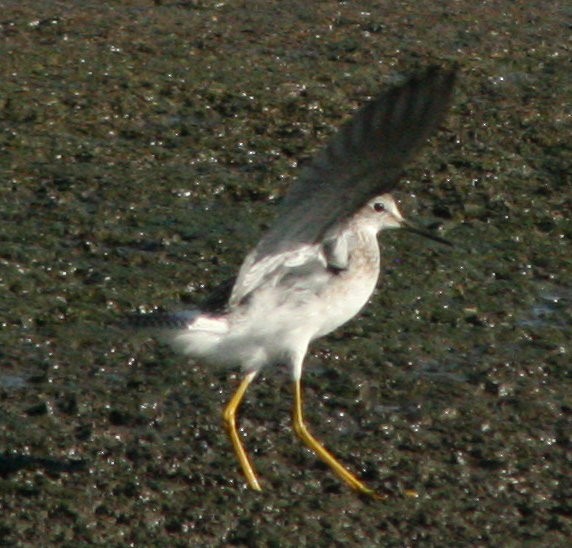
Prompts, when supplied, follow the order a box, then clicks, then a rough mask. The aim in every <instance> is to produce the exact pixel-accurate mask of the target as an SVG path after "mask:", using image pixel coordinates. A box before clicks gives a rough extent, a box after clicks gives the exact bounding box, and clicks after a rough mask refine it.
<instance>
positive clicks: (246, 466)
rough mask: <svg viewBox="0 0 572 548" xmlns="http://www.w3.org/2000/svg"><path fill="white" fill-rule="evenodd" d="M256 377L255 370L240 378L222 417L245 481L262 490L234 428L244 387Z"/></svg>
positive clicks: (251, 486) (257, 489)
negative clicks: (238, 384)
mask: <svg viewBox="0 0 572 548" xmlns="http://www.w3.org/2000/svg"><path fill="white" fill-rule="evenodd" d="M254 377H256V371H254V372H252V373H249V374H248V375H246V377H244V379H242V382H241V383H240V386H239V387H238V389H237V390H236V392H235V393H234V396H233V397H232V398H231V400H230V401H229V402H228V405H227V406H226V407H225V409H224V413H223V418H224V422H225V424H226V428H227V430H228V433H229V435H230V439H231V441H232V445H233V447H234V452H235V453H236V456H237V457H238V460H239V461H240V465H241V466H242V470H243V472H244V475H245V476H246V481H247V482H248V485H249V486H250V488H251V489H255V490H256V491H262V487H260V483H259V482H258V478H257V477H256V473H255V472H254V468H253V467H252V464H251V463H250V459H249V458H248V455H247V453H246V451H245V450H244V447H243V446H242V443H241V441H240V437H239V435H238V431H237V429H236V411H237V409H238V407H239V406H240V404H241V402H242V399H243V398H244V394H245V393H246V389H247V388H248V387H249V385H250V383H251V382H252V381H253V380H254Z"/></svg>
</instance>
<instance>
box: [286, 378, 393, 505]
mask: <svg viewBox="0 0 572 548" xmlns="http://www.w3.org/2000/svg"><path fill="white" fill-rule="evenodd" d="M293 419H294V431H295V432H296V434H297V436H298V437H299V438H300V439H301V440H302V441H303V442H304V443H305V444H306V445H307V446H308V447H309V448H310V449H312V451H314V453H316V455H318V457H320V458H321V459H322V460H323V461H324V462H325V463H326V464H327V465H328V466H329V467H330V468H331V469H332V470H333V471H334V473H335V474H336V475H337V476H338V477H339V478H340V479H341V480H342V481H343V482H345V483H347V484H348V485H349V486H350V487H351V488H352V489H355V490H356V491H358V492H359V493H363V494H365V495H369V496H372V497H374V498H385V497H382V496H380V495H378V494H377V493H376V492H375V491H373V490H372V489H370V488H369V487H367V485H365V483H363V482H362V481H361V480H359V479H358V478H357V477H356V476H354V475H353V474H352V473H351V472H349V471H348V470H346V469H345V468H344V466H343V465H342V464H340V462H339V461H338V460H337V459H336V457H334V455H332V454H331V453H330V452H329V451H328V450H327V449H326V448H325V447H324V446H323V445H322V444H321V443H320V442H319V441H318V440H317V439H316V438H315V437H314V436H312V434H310V432H309V431H308V428H307V427H306V424H305V423H304V415H303V413H302V388H301V384H300V381H299V380H297V381H295V384H294V414H293Z"/></svg>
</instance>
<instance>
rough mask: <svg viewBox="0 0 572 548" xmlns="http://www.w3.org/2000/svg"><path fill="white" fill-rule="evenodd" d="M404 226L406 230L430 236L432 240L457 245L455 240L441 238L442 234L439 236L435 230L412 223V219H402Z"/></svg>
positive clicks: (450, 245) (426, 236) (452, 245)
mask: <svg viewBox="0 0 572 548" xmlns="http://www.w3.org/2000/svg"><path fill="white" fill-rule="evenodd" d="M402 226H403V228H404V229H405V230H408V231H409V232H413V233H415V234H419V236H424V237H425V238H429V239H430V240H434V241H436V242H439V243H440V244H444V245H448V246H449V247H455V246H454V244H453V242H450V241H449V240H445V238H441V236H437V234H435V233H434V232H431V231H430V230H427V229H425V228H421V227H418V226H416V225H414V224H413V223H411V222H410V221H406V220H405V219H404V220H403V221H402Z"/></svg>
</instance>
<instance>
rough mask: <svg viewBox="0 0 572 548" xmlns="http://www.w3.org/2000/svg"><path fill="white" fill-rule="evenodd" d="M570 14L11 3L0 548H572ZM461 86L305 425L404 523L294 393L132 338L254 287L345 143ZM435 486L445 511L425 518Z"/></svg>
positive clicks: (466, 8)
mask: <svg viewBox="0 0 572 548" xmlns="http://www.w3.org/2000/svg"><path fill="white" fill-rule="evenodd" d="M571 19H572V11H571V10H570V8H569V7H566V4H565V3H564V2H559V1H556V2H553V3H551V4H550V9H547V8H546V3H545V2H540V1H531V2H526V3H516V2H509V1H506V0H505V1H503V0H501V1H498V2H494V3H492V2H491V3H480V2H468V1H465V0H460V1H458V2H446V3H437V2H424V1H421V2H419V1H400V2H391V3H380V2H369V1H363V2H337V1H331V0H326V1H324V2H319V3H310V2H298V1H296V2H288V3H286V2H277V1H274V2H273V1H265V2H261V1H254V2H211V1H208V0H205V1H200V0H198V1H196V2H191V1H189V2H184V1H168V0H165V1H163V2H155V3H153V2H150V1H143V0H132V1H125V2H106V3H101V2H93V1H92V2H90V1H84V2H71V1H68V2H48V1H44V2H41V1H35V2H30V1H27V2H26V1H24V2H4V3H3V4H2V15H1V16H0V33H1V35H2V39H1V40H0V71H1V72H0V74H1V79H0V130H1V131H0V175H1V179H0V181H1V182H0V214H1V219H2V224H1V238H0V284H1V292H0V315H1V317H0V509H1V511H0V543H1V544H2V545H6V546H10V545H14V546H39V545H43V546H46V545H58V546H72V545H73V546H78V545H88V544H99V545H106V546H123V545H134V546H135V545H136V546H145V545H154V546H159V545H170V546H188V545H192V546H198V545H202V546H294V545H296V546H305V545H312V546H316V545H324V546H326V545H327V546H332V545H334V546H342V545H364V546H375V545H378V546H379V545H383V546H469V545H470V546H522V545H527V546H564V545H568V543H569V540H570V538H571V536H572V523H571V508H570V501H571V500H572V492H571V489H570V433H571V428H570V414H571V410H572V402H571V390H570V361H571V360H570V339H571V335H572V334H571V328H570V321H571V301H572V283H571V282H572V280H571V278H572V264H571V263H572V261H571V257H572V246H571V244H570V237H571V235H572V227H571V221H570V216H571V215H570V212H571V205H572V204H571V195H572V193H571V181H570V165H571V157H572V155H571V151H570V121H571V110H570V109H571V107H570V105H571V99H572V87H571V80H570V64H569V63H570V41H569V31H570V24H571ZM451 62H456V63H458V64H459V66H460V78H459V84H458V89H457V92H456V96H455V100H454V105H453V108H452V112H451V114H450V116H449V117H448V119H447V121H446V123H445V124H444V125H443V129H442V131H440V132H439V134H438V135H437V136H435V137H434V138H433V139H432V140H431V142H430V143H429V145H428V146H427V147H426V148H425V150H424V152H423V154H421V155H420V156H419V157H418V158H417V160H416V161H415V162H414V163H413V164H412V165H411V166H410V167H409V169H408V170H407V172H406V173H405V175H404V178H403V180H402V183H401V185H400V190H399V192H398V193H397V197H398V198H399V199H400V200H401V208H402V210H403V212H404V214H405V215H406V216H408V217H410V218H413V219H417V220H425V221H426V222H430V223H433V224H435V226H439V227H440V232H441V233H442V235H444V236H445V237H447V238H449V239H450V240H453V241H454V242H455V243H456V246H455V248H454V249H453V250H450V249H448V248H444V247H441V246H438V245H434V244H432V243H428V242H426V241H422V240H421V239H419V238H415V237H413V236H411V235H410V234H407V233H397V232H395V233H384V234H382V236H381V238H380V243H381V245H382V255H383V259H384V266H383V269H382V270H383V271H382V277H381V279H380V282H379V284H378V289H377V291H376V293H375V295H374V296H373V297H372V299H371V302H370V304H369V305H368V307H367V308H366V309H365V310H364V312H363V313H362V314H361V315H360V316H359V317H358V318H356V319H354V320H353V321H352V322H350V323H348V324H347V325H346V326H344V327H342V328H341V329H339V330H337V331H336V332H335V333H334V334H332V335H331V336H329V337H326V338H324V339H321V340H318V341H316V342H315V344H313V346H312V352H311V355H309V356H308V357H307V363H306V369H305V375H304V389H305V398H306V400H305V401H306V416H307V417H306V418H307V420H308V423H309V425H310V427H311V429H312V430H313V432H314V433H315V434H316V435H317V436H318V437H319V438H321V439H322V440H323V441H324V443H325V444H326V445H327V446H328V447H329V448H330V449H332V451H333V452H335V453H336V454H337V455H338V456H339V458H340V460H342V461H343V462H344V463H346V464H347V466H348V467H349V468H350V469H352V470H354V471H356V473H358V474H359V475H361V476H362V477H363V478H364V479H365V480H366V481H367V482H368V484H370V485H371V486H372V487H374V488H375V489H377V490H378V491H379V492H380V493H385V494H387V495H388V498H387V500H385V501H373V500H365V499H363V498H360V497H358V496H356V495H355V494H354V493H352V492H350V491H349V490H348V489H347V488H346V487H345V486H343V485H341V484H340V483H339V481H338V480H337V479H336V478H335V477H333V476H332V474H331V472H330V471H329V470H327V469H326V468H325V467H324V466H323V465H322V464H320V462H319V461H318V460H317V459H316V457H315V456H314V455H312V454H311V453H310V452H309V451H308V450H306V449H305V448H303V447H302V446H301V445H300V444H299V443H298V442H297V441H296V442H293V433H292V431H291V427H290V418H289V417H290V406H291V402H292V397H291V387H290V382H289V379H288V376H287V374H286V373H285V372H284V371H272V370H268V371H266V373H265V375H263V376H262V378H261V379H260V380H259V381H258V382H257V383H256V385H255V386H254V387H253V388H252V389H251V391H250V392H249V394H248V397H247V400H246V402H245V405H244V407H243V409H242V412H241V416H240V423H241V426H242V432H243V435H244V440H245V444H246V446H247V447H248V449H249V451H250V452H251V454H252V456H253V459H254V462H255V465H256V467H257V469H258V472H259V474H260V476H261V480H262V483H263V487H264V491H263V492H262V493H255V492H251V491H249V490H247V489H246V488H245V486H244V481H243V478H242V476H241V474H240V471H239V468H238V465H237V463H236V461H235V458H234V455H233V453H232V450H231V446H230V443H229V441H228V439H227V437H226V435H225V433H224V431H223V429H222V427H221V410H222V407H223V406H224V404H225V402H226V401H227V400H228V399H229V397H230V396H231V394H232V392H233V390H234V389H235V388H236V386H237V383H238V379H239V376H238V375H237V373H236V372H233V371H223V370H217V369H209V368H205V367H202V366H201V364H198V363H189V362H188V360H186V359H185V358H182V357H180V356H176V355H174V354H172V353H171V352H170V351H169V349H166V348H163V347H161V346H159V345H158V344H157V343H156V342H154V341H153V340H152V339H148V338H146V337H144V336H138V337H133V336H132V334H131V333H129V332H126V331H123V330H121V329H120V328H118V327H117V325H118V323H120V320H121V318H122V316H123V315H124V314H126V313H129V312H132V311H135V310H144V309H153V308H155V307H158V306H161V307H164V308H167V309H169V308H181V307H185V306H187V307H188V306H191V304H192V303H193V302H194V301H195V300H196V299H197V298H198V297H199V295H201V294H203V293H204V292H207V291H208V290H209V289H211V288H213V287H215V286H216V285H218V284H219V283H220V282H222V281H223V280H225V279H226V278H228V277H229V276H231V275H232V274H233V273H235V272H236V270H237V269H238V267H239V265H240V262H241V260H242V258H243V256H244V254H245V253H246V252H247V250H248V249H249V248H250V247H251V246H252V245H254V243H255V242H256V240H257V238H258V237H259V236H260V234H261V233H262V232H263V230H264V228H265V227H267V226H268V225H269V223H270V222H271V220H272V216H273V214H274V212H275V211H276V204H277V203H278V202H279V199H280V197H281V196H282V195H283V194H284V193H285V191H286V189H287V188H288V186H289V184H290V183H291V182H292V181H293V179H294V178H295V177H296V173H297V171H296V166H297V164H299V163H303V162H304V161H306V160H307V159H308V158H310V157H311V155H312V154H313V152H314V151H315V150H316V149H317V148H318V147H319V146H320V145H321V144H323V143H324V142H325V141H326V140H327V138H328V136H329V135H330V134H331V133H332V132H333V131H334V130H335V128H336V127H337V126H339V124H340V123H342V121H343V120H345V119H347V118H348V117H349V116H351V113H352V112H353V111H354V110H355V108H357V107H358V106H359V105H361V104H363V103H364V102H365V101H366V100H367V99H368V98H369V97H371V96H372V95H374V94H376V93H377V92H378V91H379V90H380V89H382V88H383V87H384V86H385V85H387V83H388V82H390V81H391V80H392V78H394V76H395V75H396V74H399V73H401V74H408V73H410V72H412V71H414V70H416V69H418V68H419V67H423V66H426V65H428V64H431V63H451ZM410 491H415V492H416V493H417V495H418V496H417V497H411V496H408V493H409V494H411V493H410Z"/></svg>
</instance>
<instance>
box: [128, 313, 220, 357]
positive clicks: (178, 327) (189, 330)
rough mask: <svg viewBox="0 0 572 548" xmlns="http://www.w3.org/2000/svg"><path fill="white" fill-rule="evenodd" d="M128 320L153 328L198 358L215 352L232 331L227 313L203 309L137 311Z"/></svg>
mask: <svg viewBox="0 0 572 548" xmlns="http://www.w3.org/2000/svg"><path fill="white" fill-rule="evenodd" d="M128 323H129V325H130V326H132V327H135V328H137V329H145V330H148V331H150V332H151V334H152V335H153V336H155V337H157V339H159V340H160V341H161V342H164V343H167V344H169V345H170V346H172V347H173V348H174V349H175V350H176V351H177V352H180V353H182V354H187V355H189V356H192V357H194V358H208V357H209V355H213V354H215V353H216V349H217V347H218V345H219V343H220V341H221V339H222V338H223V337H224V335H226V334H227V333H228V321H227V319H226V318H225V316H216V315H210V314H207V313H204V312H202V311H201V310H199V309H195V310H184V311H181V312H154V313H151V314H133V315H131V316H129V317H128Z"/></svg>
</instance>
